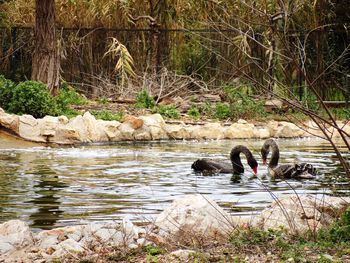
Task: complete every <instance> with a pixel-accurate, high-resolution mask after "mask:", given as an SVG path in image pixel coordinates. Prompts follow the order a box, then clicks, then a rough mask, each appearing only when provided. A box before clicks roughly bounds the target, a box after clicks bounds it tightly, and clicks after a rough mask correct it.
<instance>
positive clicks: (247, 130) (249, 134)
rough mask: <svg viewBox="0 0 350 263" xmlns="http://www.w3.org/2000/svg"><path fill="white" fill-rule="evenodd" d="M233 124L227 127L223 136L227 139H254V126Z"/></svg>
mask: <svg viewBox="0 0 350 263" xmlns="http://www.w3.org/2000/svg"><path fill="white" fill-rule="evenodd" d="M242 121H244V120H241V121H240V122H237V123H233V124H232V125H231V126H229V127H227V128H226V130H225V132H224V134H225V138H227V139H246V138H247V139H249V138H253V137H254V124H249V123H245V122H246V121H244V123H243V122H242Z"/></svg>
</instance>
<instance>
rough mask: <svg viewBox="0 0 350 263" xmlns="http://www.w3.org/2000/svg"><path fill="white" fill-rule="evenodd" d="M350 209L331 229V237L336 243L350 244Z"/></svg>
mask: <svg viewBox="0 0 350 263" xmlns="http://www.w3.org/2000/svg"><path fill="white" fill-rule="evenodd" d="M349 233H350V208H348V209H347V210H346V211H345V212H344V213H343V214H342V216H341V217H340V219H339V220H338V221H337V222H336V223H335V224H334V226H333V227H332V228H331V229H330V236H331V239H332V241H334V242H337V241H338V242H339V241H342V242H350V234H349Z"/></svg>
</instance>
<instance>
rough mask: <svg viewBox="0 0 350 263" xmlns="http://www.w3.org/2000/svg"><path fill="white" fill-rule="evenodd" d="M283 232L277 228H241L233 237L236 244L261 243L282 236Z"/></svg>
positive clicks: (233, 242)
mask: <svg viewBox="0 0 350 263" xmlns="http://www.w3.org/2000/svg"><path fill="white" fill-rule="evenodd" d="M282 234H283V232H282V231H277V230H271V229H269V230H268V231H264V230H261V229H258V228H248V229H240V230H239V231H237V232H236V233H235V235H234V236H232V237H231V239H230V241H231V243H232V244H234V245H259V244H265V243H266V242H269V241H271V240H274V239H278V238H281V237H282Z"/></svg>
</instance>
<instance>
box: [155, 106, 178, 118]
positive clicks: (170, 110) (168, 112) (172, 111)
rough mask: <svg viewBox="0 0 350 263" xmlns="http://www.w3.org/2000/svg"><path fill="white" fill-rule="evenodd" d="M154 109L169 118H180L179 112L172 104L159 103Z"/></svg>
mask: <svg viewBox="0 0 350 263" xmlns="http://www.w3.org/2000/svg"><path fill="white" fill-rule="evenodd" d="M154 111H155V112H157V113H159V114H160V115H162V116H164V117H167V118H170V119H178V118H180V113H179V111H178V110H177V109H176V107H175V106H174V105H159V106H158V107H155V108H154Z"/></svg>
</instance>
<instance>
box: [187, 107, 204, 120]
mask: <svg viewBox="0 0 350 263" xmlns="http://www.w3.org/2000/svg"><path fill="white" fill-rule="evenodd" d="M187 114H188V115H189V116H191V117H192V118H193V119H195V120H198V119H199V117H200V116H201V114H200V112H199V109H198V108H197V107H196V106H194V105H192V106H191V107H190V108H189V109H188V111H187Z"/></svg>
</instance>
